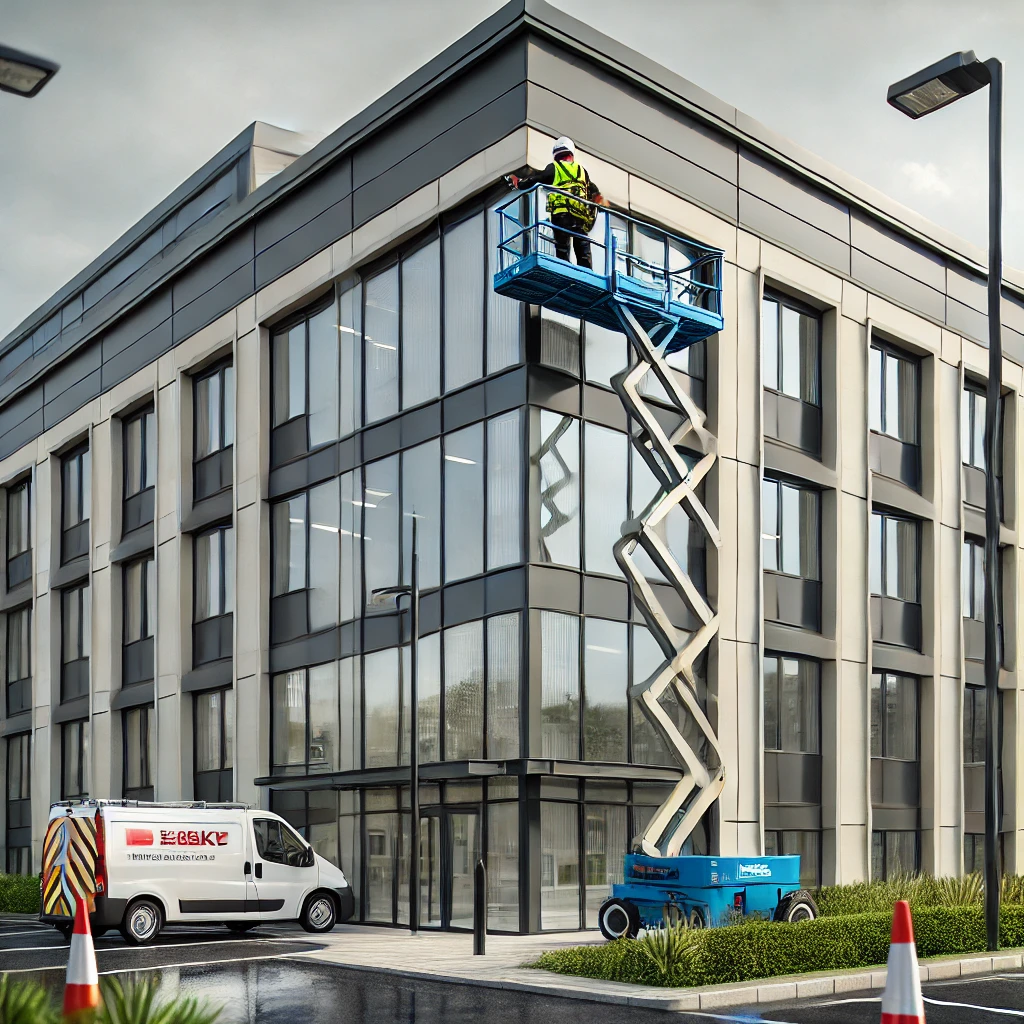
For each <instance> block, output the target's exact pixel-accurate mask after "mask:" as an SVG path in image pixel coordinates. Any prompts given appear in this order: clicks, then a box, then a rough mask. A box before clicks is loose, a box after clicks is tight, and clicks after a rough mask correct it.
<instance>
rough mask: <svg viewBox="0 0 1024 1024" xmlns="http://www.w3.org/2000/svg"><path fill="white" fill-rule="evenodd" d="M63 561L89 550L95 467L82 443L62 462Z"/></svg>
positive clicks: (86, 552)
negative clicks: (92, 466)
mask: <svg viewBox="0 0 1024 1024" xmlns="http://www.w3.org/2000/svg"><path fill="white" fill-rule="evenodd" d="M61 493H62V498H61V561H62V562H69V561H71V559H73V558H79V557H81V556H82V555H86V554H88V552H89V509H90V508H91V506H92V468H91V460H90V456H89V448H88V446H85V445H83V446H82V447H81V448H78V449H76V450H75V451H73V452H72V453H71V454H70V455H65V456H64V458H63V460H62V462H61Z"/></svg>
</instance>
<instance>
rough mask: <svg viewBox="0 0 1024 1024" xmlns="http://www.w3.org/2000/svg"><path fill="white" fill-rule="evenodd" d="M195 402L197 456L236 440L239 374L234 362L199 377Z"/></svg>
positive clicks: (199, 457)
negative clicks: (236, 379)
mask: <svg viewBox="0 0 1024 1024" xmlns="http://www.w3.org/2000/svg"><path fill="white" fill-rule="evenodd" d="M194 404H195V409H194V412H195V453H196V454H195V457H196V459H203V458H206V456H207V455H212V454H213V453H214V452H218V451H220V450H221V449H223V448H227V447H229V446H230V445H232V444H234V442H235V376H234V369H233V368H232V367H231V366H221V367H219V368H218V369H216V370H214V371H213V372H212V373H209V374H207V375H206V376H203V377H197V378H196V382H195V391H194Z"/></svg>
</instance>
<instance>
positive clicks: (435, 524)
mask: <svg viewBox="0 0 1024 1024" xmlns="http://www.w3.org/2000/svg"><path fill="white" fill-rule="evenodd" d="M376 497H379V495H373V494H369V493H368V494H367V497H366V499H365V500H366V502H368V503H372V502H373V501H374V499H375V498H376ZM414 521H415V523H416V554H417V556H418V557H419V574H420V579H419V582H420V589H421V590H430V589H431V588H432V587H437V586H440V584H441V443H440V441H439V440H433V441H427V442H426V444H421V445H418V446H417V447H415V448H410V449H409V450H408V451H405V452H402V582H403V583H406V584H409V583H411V582H412V524H413V522H414Z"/></svg>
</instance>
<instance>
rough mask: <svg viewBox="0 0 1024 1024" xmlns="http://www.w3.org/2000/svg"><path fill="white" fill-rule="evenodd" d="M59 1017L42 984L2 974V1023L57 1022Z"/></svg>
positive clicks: (33, 1023) (44, 1023)
mask: <svg viewBox="0 0 1024 1024" xmlns="http://www.w3.org/2000/svg"><path fill="white" fill-rule="evenodd" d="M57 1019H58V1018H57V1011H56V1009H55V1008H54V1007H53V1005H52V1004H51V1003H50V997H49V996H48V995H47V994H46V990H45V989H44V988H43V987H42V985H40V984H39V983H38V982H35V981H15V980H13V979H12V978H11V976H10V975H8V974H3V975H0V1024H51V1022H52V1024H56V1021H57Z"/></svg>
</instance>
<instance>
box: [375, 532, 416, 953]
mask: <svg viewBox="0 0 1024 1024" xmlns="http://www.w3.org/2000/svg"><path fill="white" fill-rule="evenodd" d="M409 582H410V585H409V586H407V587H381V588H380V589H378V590H374V591H373V593H372V602H373V604H374V605H376V606H377V607H382V606H384V605H387V604H389V603H390V602H392V601H394V603H395V606H396V607H397V606H398V603H399V601H400V600H401V599H402V598H403V597H408V598H409V632H410V633H411V638H410V642H411V645H412V650H411V657H410V661H411V664H410V666H409V709H410V710H409V737H410V738H409V796H410V801H411V805H412V806H411V807H410V813H411V815H412V821H411V822H410V823H409V846H410V850H409V931H410V933H411V934H413V935H415V934H416V933H417V932H418V931H419V927H420V743H419V738H420V730H419V707H418V704H419V693H418V689H419V686H418V684H419V676H418V673H419V643H420V568H419V555H418V554H417V550H416V516H415V515H414V516H413V517H412V571H411V573H410V577H409Z"/></svg>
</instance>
